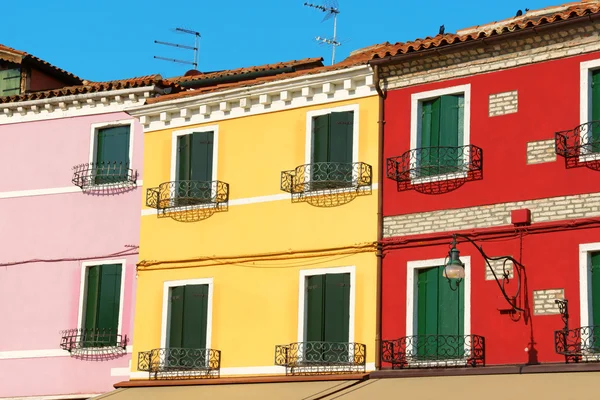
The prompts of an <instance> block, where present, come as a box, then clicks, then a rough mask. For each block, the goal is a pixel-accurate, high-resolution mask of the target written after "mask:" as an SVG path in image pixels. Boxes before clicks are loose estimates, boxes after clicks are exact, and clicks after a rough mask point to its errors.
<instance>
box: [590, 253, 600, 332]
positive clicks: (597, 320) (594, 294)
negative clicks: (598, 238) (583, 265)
mask: <svg viewBox="0 0 600 400" xmlns="http://www.w3.org/2000/svg"><path fill="white" fill-rule="evenodd" d="M590 277H591V281H592V282H591V283H592V284H591V293H590V298H591V313H590V322H589V325H590V326H595V325H600V251H594V252H591V253H590ZM598 334H599V335H600V332H598Z"/></svg>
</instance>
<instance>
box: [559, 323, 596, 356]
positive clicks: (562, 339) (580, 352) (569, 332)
mask: <svg viewBox="0 0 600 400" xmlns="http://www.w3.org/2000/svg"><path fill="white" fill-rule="evenodd" d="M554 349H555V351H556V353H558V354H562V355H563V356H564V357H565V362H567V363H569V362H599V361H600V326H583V327H580V328H576V329H561V330H559V331H555V332H554Z"/></svg>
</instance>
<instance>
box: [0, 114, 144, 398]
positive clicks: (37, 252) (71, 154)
mask: <svg viewBox="0 0 600 400" xmlns="http://www.w3.org/2000/svg"><path fill="white" fill-rule="evenodd" d="M121 119H131V117H129V116H128V115H127V114H125V113H113V114H105V115H96V116H86V117H76V118H65V119H56V120H46V121H40V122H30V123H21V124H12V125H0V136H1V137H2V142H3V146H1V147H0V162H1V163H2V164H3V165H4V166H5V167H4V168H0V202H1V205H2V207H0V221H2V222H1V223H0V239H1V241H0V243H1V245H0V321H1V324H2V329H0V376H2V380H1V381H2V384H0V398H2V397H12V396H49V395H68V394H79V393H84V394H90V393H102V392H105V391H109V390H111V389H112V385H113V384H114V383H116V382H118V381H122V380H126V379H128V376H123V375H121V376H111V369H113V368H125V369H127V367H128V366H129V361H130V359H131V354H126V355H124V356H121V357H119V358H116V359H113V360H104V361H84V360H78V359H75V358H71V357H69V353H68V352H67V351H64V350H61V349H60V339H61V335H60V331H61V330H64V329H72V328H77V327H78V326H77V322H78V314H79V302H80V299H79V298H80V285H81V278H82V276H81V275H82V262H85V261H92V260H91V259H93V258H98V259H102V260H116V259H125V260H126V272H125V281H124V284H125V291H124V298H122V299H121V301H122V303H123V312H122V325H121V332H120V333H121V334H126V335H127V336H128V338H130V339H129V343H128V344H129V345H131V337H132V336H133V332H132V327H133V315H132V314H133V301H134V297H135V264H136V262H137V254H136V252H137V250H136V249H135V248H131V247H127V246H137V245H138V244H139V219H140V211H141V204H142V201H143V199H142V193H141V188H136V189H134V190H132V191H129V192H126V193H122V194H116V195H110V196H98V195H90V194H84V193H82V192H81V191H80V190H79V189H78V188H77V187H76V186H74V185H73V184H72V183H71V178H72V167H73V166H74V165H76V164H80V163H83V162H87V161H88V159H89V152H90V138H91V135H90V132H91V124H93V123H98V122H108V121H114V120H121ZM133 135H134V141H133V143H134V149H133V168H134V169H138V173H140V174H139V178H138V179H141V171H140V168H141V166H142V151H143V148H142V127H141V126H140V125H139V124H137V123H136V124H135V125H134V132H133ZM40 189H43V190H45V191H47V190H50V191H53V192H61V193H55V194H39V195H31V193H19V192H17V191H24V190H27V191H34V190H40ZM24 195H26V196H24ZM123 251H126V252H127V253H129V254H130V255H127V256H123V255H116V254H115V253H119V252H123ZM32 259H43V260H53V261H51V262H25V263H20V264H18V265H6V264H10V263H14V262H22V261H27V260H32ZM44 355H46V356H47V357H42V356H44ZM123 371H124V370H121V371H118V370H113V371H112V375H116V374H118V373H123ZM32 378H33V380H32ZM31 382H35V384H31Z"/></svg>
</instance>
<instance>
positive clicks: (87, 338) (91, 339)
mask: <svg viewBox="0 0 600 400" xmlns="http://www.w3.org/2000/svg"><path fill="white" fill-rule="evenodd" d="M61 334H62V338H61V341H60V348H61V349H63V350H67V351H68V352H69V353H71V356H72V357H75V358H81V359H94V360H100V359H112V358H117V357H120V356H122V355H124V354H125V353H126V352H127V350H126V348H127V335H121V334H119V333H117V332H114V331H112V330H111V329H67V330H64V331H62V332H61Z"/></svg>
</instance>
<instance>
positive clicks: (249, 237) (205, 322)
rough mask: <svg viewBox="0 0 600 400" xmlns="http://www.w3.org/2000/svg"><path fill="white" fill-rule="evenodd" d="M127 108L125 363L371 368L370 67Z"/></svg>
mask: <svg viewBox="0 0 600 400" xmlns="http://www.w3.org/2000/svg"><path fill="white" fill-rule="evenodd" d="M149 103H150V102H149ZM132 114H133V115H134V116H137V117H139V118H140V121H141V123H142V124H143V125H144V177H143V178H144V179H143V184H144V192H145V193H146V198H145V199H143V202H144V206H143V207H144V208H143V211H142V216H141V240H140V256H139V258H140V260H141V261H140V263H139V265H138V269H137V294H136V308H135V324H134V335H135V340H134V341H133V342H134V348H133V360H138V361H139V362H138V363H136V362H134V363H132V374H131V376H132V379H148V378H149V377H150V378H157V377H159V375H160V373H161V372H162V373H164V375H165V376H166V377H169V374H170V373H172V375H174V376H175V377H176V376H186V375H190V374H193V373H192V372H191V370H193V369H195V368H197V367H199V369H201V370H203V371H200V373H199V374H200V375H202V374H203V373H206V375H207V376H209V375H211V374H212V376H221V377H223V376H244V375H263V374H265V375H278V374H286V373H288V374H290V373H291V374H295V373H302V374H312V373H319V372H327V369H328V368H329V369H331V371H329V372H344V371H346V370H347V371H346V372H348V371H355V372H362V371H365V370H366V371H369V370H373V369H374V361H375V332H376V320H375V318H376V317H375V315H376V312H375V310H376V296H377V293H376V288H377V284H376V268H377V258H376V240H377V190H378V182H377V176H378V171H377V164H378V162H377V159H378V97H377V95H376V92H375V88H374V86H373V78H372V72H371V70H370V68H369V67H368V66H366V65H364V64H358V65H354V66H347V67H343V68H342V67H339V68H331V67H323V68H317V69H315V70H313V71H311V72H310V73H296V74H294V76H291V77H281V78H278V79H272V80H270V81H269V82H264V83H259V82H252V84H247V85H237V86H236V85H232V86H228V87H225V88H222V89H220V88H215V89H214V90H210V91H202V92H200V91H199V92H198V94H194V93H193V92H192V94H190V93H189V92H186V94H185V95H174V96H164V97H163V98H161V99H159V100H157V101H154V102H151V104H147V105H145V106H143V107H141V108H139V109H137V110H133V111H132ZM319 135H320V136H319ZM321 287H322V288H321ZM315 293H317V294H315ZM315 296H316V297H315ZM315 338H316V339H319V338H320V340H315ZM313 342H318V343H316V344H315V343H313ZM340 342H341V343H340ZM354 343H356V344H354ZM276 346H279V347H277V350H276ZM173 348H178V349H181V348H183V349H186V350H177V351H173V350H170V349H173ZM189 349H201V350H189ZM202 349H213V350H212V351H211V350H206V352H205V350H202ZM200 353H202V354H200ZM198 360H200V361H198ZM319 361H321V362H319ZM331 361H335V362H333V363H332V362H331ZM336 363H337V364H339V365H337V366H334V367H332V366H331V364H336ZM177 367H185V368H177ZM186 368H187V369H186ZM178 369H179V370H183V372H182V371H177V370H178ZM173 371H175V372H173ZM178 374H179V375H178Z"/></svg>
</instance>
